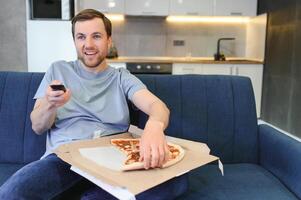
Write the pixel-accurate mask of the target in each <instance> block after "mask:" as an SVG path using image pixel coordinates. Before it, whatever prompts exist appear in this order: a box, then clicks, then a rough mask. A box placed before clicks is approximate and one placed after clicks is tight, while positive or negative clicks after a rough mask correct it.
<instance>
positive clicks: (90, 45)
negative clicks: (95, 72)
mask: <svg viewBox="0 0 301 200" xmlns="http://www.w3.org/2000/svg"><path fill="white" fill-rule="evenodd" d="M74 43H75V47H76V51H77V56H78V58H79V59H80V60H81V61H82V62H83V63H84V64H85V66H86V67H89V68H97V67H98V66H100V64H101V63H102V62H103V61H104V59H105V58H106V56H107V53H108V48H109V46H110V45H111V37H108V36H107V33H106V30H105V26H104V23H103V21H102V19H100V18H94V19H91V20H87V21H78V22H76V23H75V27H74Z"/></svg>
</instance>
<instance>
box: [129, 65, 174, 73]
mask: <svg viewBox="0 0 301 200" xmlns="http://www.w3.org/2000/svg"><path fill="white" fill-rule="evenodd" d="M126 69H127V70H129V71H130V72H131V73H132V74H171V73H172V63H126Z"/></svg>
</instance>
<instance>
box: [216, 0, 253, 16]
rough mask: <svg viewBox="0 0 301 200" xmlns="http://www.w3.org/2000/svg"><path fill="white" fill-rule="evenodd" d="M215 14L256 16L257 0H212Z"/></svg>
mask: <svg viewBox="0 0 301 200" xmlns="http://www.w3.org/2000/svg"><path fill="white" fill-rule="evenodd" d="M214 3H215V5H214V15H215V16H256V15H257V0H214Z"/></svg>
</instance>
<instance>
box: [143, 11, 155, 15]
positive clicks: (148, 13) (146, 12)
mask: <svg viewBox="0 0 301 200" xmlns="http://www.w3.org/2000/svg"><path fill="white" fill-rule="evenodd" d="M155 13H156V12H148V11H142V14H147V15H151V14H155Z"/></svg>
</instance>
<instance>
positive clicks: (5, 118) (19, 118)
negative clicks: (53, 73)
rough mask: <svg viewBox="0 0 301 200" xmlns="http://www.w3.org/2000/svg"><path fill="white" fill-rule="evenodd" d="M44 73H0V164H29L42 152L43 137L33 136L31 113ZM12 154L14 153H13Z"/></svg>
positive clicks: (43, 149) (43, 145)
mask: <svg viewBox="0 0 301 200" xmlns="http://www.w3.org/2000/svg"><path fill="white" fill-rule="evenodd" d="M42 76H43V74H38V73H37V74H33V73H28V72H1V74H0V127H1V129H0V146H1V148H2V151H1V152H0V162H2V163H28V162H31V161H33V160H36V159H38V158H40V156H41V155H42V153H44V151H45V141H46V140H45V139H46V136H38V135H36V134H34V132H33V131H32V128H31V122H30V112H31V110H32V108H33V105H34V100H33V99H32V98H33V95H34V93H35V91H36V89H37V87H38V86H39V83H40V81H41V78H42ZM12 152H13V153H12Z"/></svg>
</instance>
